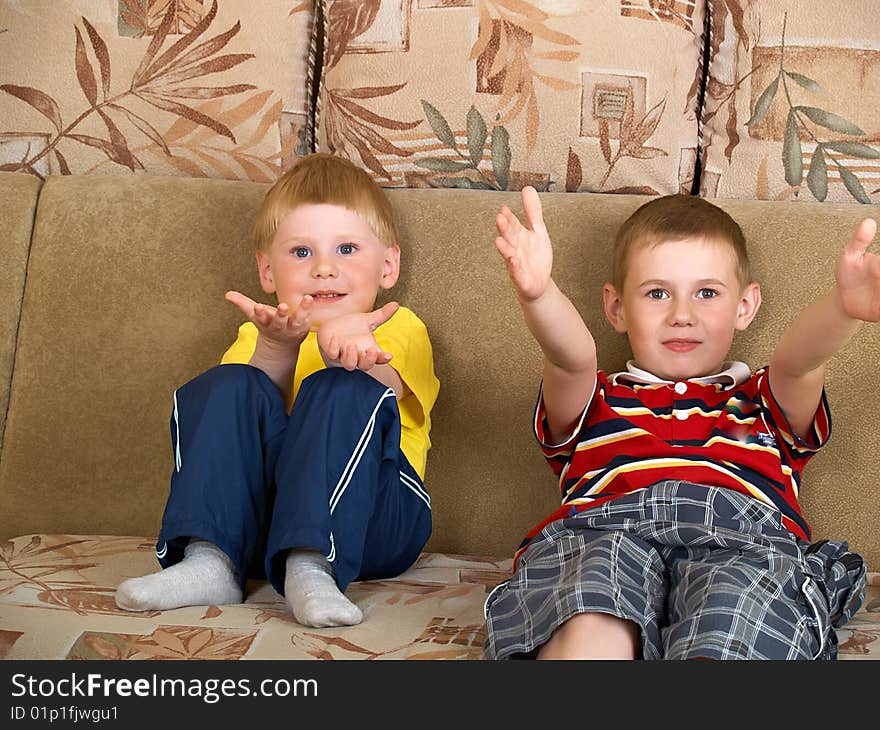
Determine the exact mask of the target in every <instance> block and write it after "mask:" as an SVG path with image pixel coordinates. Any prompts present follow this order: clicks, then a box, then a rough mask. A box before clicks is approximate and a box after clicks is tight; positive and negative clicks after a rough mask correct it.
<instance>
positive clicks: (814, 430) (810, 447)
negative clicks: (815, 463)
mask: <svg viewBox="0 0 880 730" xmlns="http://www.w3.org/2000/svg"><path fill="white" fill-rule="evenodd" d="M758 391H759V393H760V397H761V405H762V406H763V408H764V410H765V412H766V413H768V414H769V416H770V420H771V421H772V426H773V428H774V430H775V431H776V432H777V433H778V434H779V435H780V436H781V437H782V440H783V441H784V442H785V443H786V444H788V446H789V447H790V448H791V450H792V451H793V452H794V453H795V454H798V455H801V456H805V455H808V454H814V453H816V452H817V451H818V450H819V449H820V448H822V447H823V446H824V445H825V444H826V443H828V439H829V438H830V437H831V411H830V409H829V408H828V400H827V398H826V396H825V388H824V387H823V388H822V397H821V398H820V399H819V405H818V407H817V408H816V414H815V415H814V416H813V423H812V424H811V425H810V430H809V432H808V433H807V434H806V436H804V437H801V436H798V435H797V434H796V433H794V430H793V429H792V427H791V425H790V424H789V422H788V418H786V416H785V412H784V411H783V410H782V408H781V407H780V405H779V403H778V402H777V401H776V397H775V396H774V395H773V391H771V390H770V379H769V378H768V377H767V371H766V370H765V371H764V374H763V375H762V376H761V380H760V382H759V384H758Z"/></svg>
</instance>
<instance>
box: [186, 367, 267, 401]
mask: <svg viewBox="0 0 880 730" xmlns="http://www.w3.org/2000/svg"><path fill="white" fill-rule="evenodd" d="M269 386H271V388H270V387H269ZM180 390H181V391H184V392H190V393H192V392H200V393H204V394H206V395H212V396H213V395H219V394H236V393H246V392H250V391H253V390H260V391H266V390H268V391H270V392H273V391H274V392H276V393H277V392H278V388H276V387H275V385H274V383H272V381H271V380H270V379H269V376H268V375H266V374H265V373H264V372H263V371H262V370H260V369H259V368H255V367H251V366H250V365H237V364H230V365H216V366H214V367H212V368H210V369H209V370H206V371H205V372H203V373H202V374H201V375H197V376H196V377H195V378H193V379H192V380H190V381H189V382H188V383H187V384H186V385H184V386H182V387H181V388H180Z"/></svg>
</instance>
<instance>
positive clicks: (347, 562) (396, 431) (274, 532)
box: [156, 365, 431, 595]
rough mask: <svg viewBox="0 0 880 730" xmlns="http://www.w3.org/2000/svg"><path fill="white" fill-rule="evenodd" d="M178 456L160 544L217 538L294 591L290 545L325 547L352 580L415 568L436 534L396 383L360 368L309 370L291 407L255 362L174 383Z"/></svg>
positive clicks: (236, 558)
mask: <svg viewBox="0 0 880 730" xmlns="http://www.w3.org/2000/svg"><path fill="white" fill-rule="evenodd" d="M171 442H172V446H173V449H174V460H175V466H174V471H173V473H172V477H171V492H170V494H169V496H168V501H167V503H166V505H165V513H164V515H163V518H162V530H161V533H160V534H159V539H158V542H157V545H156V555H157V557H158V558H159V562H160V564H161V565H162V567H163V568H167V567H169V566H170V565H173V564H174V563H177V562H179V561H180V560H181V559H182V558H183V550H184V547H185V546H186V544H187V542H188V540H189V538H190V537H195V538H201V539H203V540H208V541H210V542H212V543H214V544H215V545H217V546H218V547H219V548H220V549H222V550H223V552H225V553H226V554H227V555H228V556H229V558H230V559H231V560H232V562H233V563H234V565H235V568H236V572H237V576H238V578H239V582H240V584H241V587H242V590H243V589H244V587H245V583H246V581H247V579H248V578H262V577H268V579H269V580H270V581H271V583H272V585H273V586H274V587H275V590H277V591H278V592H279V593H281V594H282V595H283V594H284V568H285V558H286V554H287V551H288V550H290V549H291V548H311V549H314V550H318V551H320V552H321V553H322V554H323V555H325V556H326V557H327V559H328V560H329V561H330V563H331V564H332V566H333V570H334V574H335V577H336V583H337V585H338V586H339V589H340V590H342V591H344V590H345V588H346V586H348V584H349V583H350V582H351V581H353V580H356V579H369V578H388V577H392V576H395V575H399V574H400V573H402V572H403V571H405V570H406V569H407V568H408V567H409V566H410V565H412V563H413V562H414V561H415V559H416V558H417V557H418V555H419V553H420V552H421V550H422V548H423V547H424V545H425V543H426V542H427V540H428V537H429V536H430V534H431V508H430V504H431V500H430V497H429V496H428V494H427V492H426V491H425V488H424V486H423V484H422V480H421V479H420V478H419V476H418V474H417V473H416V472H415V470H414V469H413V468H412V466H411V465H410V464H409V462H408V461H407V459H406V457H405V456H404V454H403V452H401V450H400V412H399V410H398V407H397V400H396V398H395V397H394V392H393V391H392V390H391V389H390V388H387V387H386V386H384V385H382V384H381V383H379V382H378V381H377V380H376V379H375V378H372V377H370V376H369V375H367V374H366V373H364V372H361V371H357V370H355V371H352V372H349V371H346V370H344V369H343V368H327V369H324V370H319V371H318V372H316V373H314V374H313V375H311V376H309V377H308V378H306V379H305V380H304V381H303V383H302V385H301V387H300V391H299V393H298V394H297V398H296V400H295V402H294V405H293V408H292V410H291V412H290V415H289V416H288V414H287V412H286V409H285V404H284V400H283V398H282V396H281V393H280V391H279V390H278V388H277V387H276V386H275V384H274V383H272V381H271V380H270V379H269V377H268V376H267V375H266V374H265V373H264V372H263V371H262V370H259V369H258V368H254V367H251V366H250V365H220V366H217V367H215V368H212V369H211V370H208V371H207V372H205V373H203V374H202V375H199V376H198V377H196V378H194V379H193V380H191V381H190V382H188V383H187V384H186V385H184V386H182V387H181V388H179V389H178V390H177V391H175V393H174V412H173V414H172V417H171Z"/></svg>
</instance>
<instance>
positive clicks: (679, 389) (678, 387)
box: [675, 383, 688, 395]
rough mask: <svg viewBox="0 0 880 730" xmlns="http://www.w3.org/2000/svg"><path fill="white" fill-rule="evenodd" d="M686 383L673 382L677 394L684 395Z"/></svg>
mask: <svg viewBox="0 0 880 730" xmlns="http://www.w3.org/2000/svg"><path fill="white" fill-rule="evenodd" d="M687 389H688V387H687V383H676V384H675V392H676V393H678V394H679V395H684V394H685V393H686V392H687Z"/></svg>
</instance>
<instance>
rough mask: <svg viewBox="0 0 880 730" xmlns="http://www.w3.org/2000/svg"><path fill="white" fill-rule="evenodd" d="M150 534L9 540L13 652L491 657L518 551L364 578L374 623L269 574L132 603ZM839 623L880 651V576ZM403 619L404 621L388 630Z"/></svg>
mask: <svg viewBox="0 0 880 730" xmlns="http://www.w3.org/2000/svg"><path fill="white" fill-rule="evenodd" d="M153 549H154V545H153V543H152V542H151V541H150V540H148V539H146V538H139V537H107V536H98V537H92V536H90V537H83V536H77V535H26V536H23V537H18V538H15V539H13V540H11V541H8V542H5V543H3V544H2V546H0V552H2V559H0V658H2V659H481V658H482V657H483V641H484V639H485V633H484V625H483V613H482V611H483V603H484V601H485V599H486V597H487V595H488V593H489V591H491V589H492V588H493V587H494V586H495V585H497V584H498V583H499V582H500V581H502V580H504V579H505V578H506V577H508V575H509V571H510V568H511V561H510V559H499V560H496V559H492V558H487V557H474V556H464V555H442V554H437V553H425V554H423V555H422V556H421V557H420V558H419V560H418V562H417V563H416V564H415V565H414V566H413V567H412V568H411V569H410V570H408V571H407V572H406V573H405V574H403V575H401V576H399V577H398V578H395V579H393V580H381V581H366V582H361V583H354V584H352V586H351V587H350V588H349V590H348V592H347V595H348V596H349V597H350V598H351V599H352V600H353V601H354V602H355V603H357V604H358V606H360V607H361V608H362V609H363V611H364V621H363V622H362V623H361V624H360V625H358V626H354V627H348V628H342V629H336V628H334V629H311V628H307V627H304V626H301V625H299V624H297V623H296V622H295V621H294V620H293V617H292V616H291V614H290V612H289V611H288V610H287V609H286V607H285V604H284V602H283V600H282V598H281V597H280V596H279V595H278V594H277V593H276V592H275V591H274V589H273V588H272V587H271V586H270V585H269V584H268V583H266V582H263V581H259V582H251V583H249V584H248V594H247V597H246V600H245V602H244V603H243V604H240V605H235V606H192V607H189V608H180V609H176V610H174V611H145V612H142V613H130V612H127V611H122V610H120V609H118V608H116V605H115V603H114V601H113V593H114V591H115V589H116V585H118V583H119V582H121V581H122V580H123V579H124V578H126V577H130V576H133V575H141V574H144V573H148V572H151V571H153V570H155V569H157V567H158V566H157V563H156V560H155V556H154V553H153ZM870 580H871V581H872V585H871V586H870V587H869V589H868V595H867V597H866V599H865V602H864V604H863V605H862V608H861V610H860V611H859V613H858V614H857V615H856V616H855V618H854V619H853V620H852V621H851V622H850V623H849V624H848V625H847V626H846V627H845V628H844V629H842V630H840V632H839V639H840V644H841V648H840V657H841V658H842V659H880V641H878V640H880V574H876V573H874V574H871V576H870ZM388 626H394V627H395V631H394V632H390V631H388V630H387V627H388Z"/></svg>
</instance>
